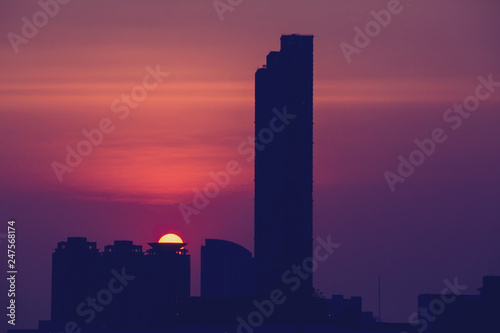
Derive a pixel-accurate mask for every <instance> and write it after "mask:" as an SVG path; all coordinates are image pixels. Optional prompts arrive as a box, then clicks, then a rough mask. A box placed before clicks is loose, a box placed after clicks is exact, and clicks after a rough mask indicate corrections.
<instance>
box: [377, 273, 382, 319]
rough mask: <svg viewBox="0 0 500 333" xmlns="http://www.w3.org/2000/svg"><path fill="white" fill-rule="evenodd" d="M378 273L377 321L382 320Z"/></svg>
mask: <svg viewBox="0 0 500 333" xmlns="http://www.w3.org/2000/svg"><path fill="white" fill-rule="evenodd" d="M380 304H381V302H380V275H379V276H378V322H379V323H381V322H382V310H381V307H380Z"/></svg>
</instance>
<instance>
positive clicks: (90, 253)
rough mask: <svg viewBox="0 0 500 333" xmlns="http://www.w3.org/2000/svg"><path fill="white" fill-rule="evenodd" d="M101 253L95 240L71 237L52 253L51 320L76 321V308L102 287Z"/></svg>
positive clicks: (59, 244) (60, 243) (58, 245)
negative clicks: (89, 240)
mask: <svg viewBox="0 0 500 333" xmlns="http://www.w3.org/2000/svg"><path fill="white" fill-rule="evenodd" d="M100 259H101V255H100V253H99V250H98V249H97V245H96V243H95V242H88V241H87V239H86V238H83V237H69V238H68V240H67V241H66V242H59V243H58V244H57V248H56V249H55V251H54V253H52V303H51V319H52V321H56V322H57V321H59V322H63V321H75V320H76V319H78V317H79V316H78V314H77V313H76V311H75V309H76V308H77V306H78V304H80V303H81V302H82V301H83V300H85V299H86V298H87V297H88V296H89V295H92V294H95V293H96V290H99V289H98V288H100V285H101V284H100V274H99V272H100V264H101V262H100Z"/></svg>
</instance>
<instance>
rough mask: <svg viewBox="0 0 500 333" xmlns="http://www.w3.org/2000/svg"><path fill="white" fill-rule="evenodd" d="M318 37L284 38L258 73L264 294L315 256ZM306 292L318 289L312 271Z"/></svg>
mask: <svg viewBox="0 0 500 333" xmlns="http://www.w3.org/2000/svg"><path fill="white" fill-rule="evenodd" d="M313 38H314V36H301V35H283V36H281V50H280V51H279V52H271V53H269V55H268V56H267V64H266V66H264V67H263V68H260V69H258V70H257V72H256V74H255V144H256V145H255V154H256V156H255V240H254V241H255V263H256V289H257V290H256V291H257V294H258V295H262V296H269V292H271V291H272V290H273V289H275V288H280V287H284V284H286V277H285V279H284V278H283V274H284V273H285V272H286V271H287V270H290V269H291V267H292V266H293V265H300V266H302V262H303V261H304V259H305V258H307V257H312V208H313V198H312V190H313V188H312V185H313V184H312V183H313ZM300 290H301V291H302V292H303V293H306V294H307V293H310V292H311V291H312V274H310V275H309V277H308V278H306V279H304V280H301V285H300ZM294 294H295V295H300V294H301V292H299V291H297V292H296V293H294Z"/></svg>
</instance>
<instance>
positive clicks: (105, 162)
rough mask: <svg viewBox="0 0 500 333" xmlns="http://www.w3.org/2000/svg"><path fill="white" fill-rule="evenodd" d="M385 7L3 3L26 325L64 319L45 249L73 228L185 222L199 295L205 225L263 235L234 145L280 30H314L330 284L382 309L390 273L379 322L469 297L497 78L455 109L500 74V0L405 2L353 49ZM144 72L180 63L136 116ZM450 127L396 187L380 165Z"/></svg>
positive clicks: (490, 211) (494, 245)
mask: <svg viewBox="0 0 500 333" xmlns="http://www.w3.org/2000/svg"><path fill="white" fill-rule="evenodd" d="M47 2H50V1H47ZM61 2H64V1H62V0H61ZM233 3H238V2H237V1H236V2H233ZM389 3H391V1H387V0H386V1H381V0H374V1H361V0H349V1H347V0H331V1H322V0H310V1H290V0H288V1H285V0H275V1H264V0H254V1H241V3H240V4H239V5H236V6H234V7H231V8H232V10H230V11H226V12H224V13H222V14H221V15H222V17H223V20H221V17H220V15H219V13H218V12H217V10H216V9H215V8H214V4H213V2H212V1H210V0H203V1H201V0H200V1H198V0H196V1H195V0H193V1H181V0H177V1H168V2H167V1H160V0H148V1H131V0H106V1H97V0H88V1H78V0H73V1H70V2H68V3H67V4H60V5H59V9H58V10H57V13H54V15H53V17H48V19H47V22H46V24H41V26H40V27H39V28H38V31H37V32H36V33H33V32H32V31H31V33H32V34H31V35H30V37H29V38H26V37H23V36H24V35H23V31H22V30H23V25H25V24H26V23H25V22H26V21H29V22H33V18H34V16H35V20H36V19H39V20H40V17H42V19H43V16H40V14H37V13H38V12H39V11H40V10H41V7H40V5H39V4H38V2H37V1H7V0H2V1H0V33H1V35H2V36H3V37H2V38H1V39H0V59H1V62H0V71H1V75H0V139H1V140H0V142H1V146H0V153H1V155H0V156H1V161H0V199H1V200H0V208H1V209H0V214H1V216H0V217H1V218H0V221H3V222H2V223H4V227H1V228H2V229H5V230H6V229H7V221H8V220H9V219H13V218H15V219H16V221H17V230H16V233H17V244H18V246H17V263H18V268H19V276H18V294H17V300H18V304H19V307H18V311H19V312H18V314H19V317H18V327H16V328H34V327H36V325H37V321H38V320H40V319H49V318H50V306H49V305H50V278H51V273H50V269H51V268H50V267H51V253H52V252H53V250H54V248H55V247H56V246H57V242H59V241H63V240H65V239H66V238H67V237H68V236H83V237H87V238H88V239H89V240H90V241H96V242H97V245H98V248H100V249H103V248H104V246H105V245H108V244H111V243H112V242H113V241H114V240H118V239H126V240H133V241H134V242H135V243H136V244H140V245H143V246H144V248H145V249H146V248H147V245H146V244H147V243H148V242H152V241H156V240H158V239H159V238H160V237H161V236H162V235H163V234H166V233H169V232H174V233H177V234H179V235H180V236H181V237H182V238H183V239H184V240H185V241H186V242H187V243H189V245H188V247H187V248H188V249H189V251H190V254H191V255H192V258H191V260H192V262H191V264H192V265H191V267H192V278H191V281H192V283H191V284H192V288H191V289H192V294H193V295H199V264H200V258H199V254H200V246H201V245H202V244H203V240H204V239H205V238H220V239H226V240H230V241H234V242H236V243H238V244H241V245H243V246H245V247H246V248H248V249H249V250H251V251H253V164H252V162H251V161H250V162H249V161H247V157H248V156H247V155H243V154H240V153H239V152H238V147H239V146H240V145H241V144H242V143H243V142H247V141H248V137H249V135H252V133H253V121H254V74H255V71H256V70H257V69H258V68H260V67H261V66H262V65H263V64H264V63H265V59H266V55H267V54H268V53H269V52H270V51H277V50H279V38H280V36H281V35H282V34H293V33H297V34H313V35H314V36H315V42H314V43H315V51H314V57H315V58H314V61H315V64H314V66H315V70H314V80H315V81H314V235H315V237H317V236H323V237H324V236H325V235H331V238H332V240H334V241H335V242H337V243H340V244H342V245H341V247H340V248H339V249H338V250H337V251H336V252H335V254H334V255H333V256H332V257H331V258H330V259H329V260H328V261H326V262H323V263H321V264H320V265H319V267H318V270H317V271H316V272H315V278H314V284H315V286H316V288H319V289H320V290H321V291H323V293H324V294H325V295H326V296H327V297H329V296H330V295H331V294H344V295H346V296H348V297H350V296H362V297H363V303H364V304H363V306H364V309H365V310H368V311H374V312H375V313H378V307H377V304H378V299H377V279H378V277H379V276H380V277H381V281H382V319H383V320H386V321H399V322H406V321H407V320H408V317H409V316H410V315H411V314H412V313H413V312H414V311H415V310H416V307H417V295H418V294H420V293H426V292H432V293H439V292H440V291H441V290H442V289H443V286H444V283H443V281H444V280H446V279H448V280H453V279H454V278H455V277H457V278H458V281H459V282H460V283H462V284H464V285H467V286H468V289H467V293H470V294H475V293H477V291H476V289H477V288H479V287H480V286H481V283H482V277H483V276H484V275H490V274H496V275H498V274H500V243H499V242H498V235H499V232H500V224H499V221H500V205H499V204H498V201H499V198H500V187H499V185H500V175H499V173H498V170H499V169H500V158H499V154H498V153H499V152H500V149H499V148H500V131H498V128H499V126H500V114H499V105H500V88H498V87H497V88H492V89H493V90H494V91H492V92H491V94H490V96H489V97H488V98H487V99H485V100H484V101H481V102H480V105H479V107H478V109H477V111H474V112H471V113H470V116H469V117H468V118H466V119H462V122H461V125H460V127H459V128H457V129H453V128H452V127H451V125H453V123H450V122H446V121H444V119H443V116H444V115H445V113H446V112H447V110H448V109H449V108H452V107H453V105H455V104H460V103H463V102H464V100H465V99H467V98H468V97H469V96H472V95H474V94H475V92H476V87H477V86H478V85H479V84H480V81H479V79H478V77H480V76H481V77H483V78H486V79H487V78H488V76H490V75H491V77H492V80H494V81H496V82H498V81H500V68H499V65H498V59H500V46H499V43H498V31H500V21H499V20H498V14H499V10H500V3H498V2H496V1H488V0H478V1H474V2H472V1H466V0H453V1H452V0H442V1H438V2H437V1H425V0H418V1H417V0H413V1H411V0H402V1H401V4H400V6H399V7H397V8H398V13H397V14H391V19H390V22H388V23H387V24H385V25H386V26H385V27H381V28H380V29H379V30H380V31H375V32H373V31H372V32H371V33H370V34H371V35H372V37H370V42H369V44H368V45H366V47H358V49H357V53H353V54H352V55H351V56H350V62H348V61H347V59H346V56H345V54H344V52H343V51H342V48H341V47H340V45H341V44H342V43H347V44H350V45H354V46H355V45H356V44H355V36H356V31H355V28H356V27H359V28H360V29H362V30H365V27H366V24H367V23H369V22H370V21H373V20H374V16H373V14H372V13H371V12H372V11H375V12H379V11H381V10H387V8H388V4H389ZM51 8H53V7H51ZM23 18H26V19H25V20H24V21H23ZM42 23H45V22H42ZM24 30H25V32H27V31H28V30H29V29H27V28H25V29H24ZM29 32H30V31H28V33H29ZM13 34H16V35H17V36H19V38H25V39H23V42H22V43H18V44H16V43H13V42H11V39H12V36H13ZM9 36H10V37H9ZM358 42H359V41H358ZM343 45H345V44H343ZM147 68H150V70H154V69H159V70H160V71H161V72H162V73H167V72H168V75H167V74H162V75H163V77H161V78H160V79H161V82H158V85H157V87H155V88H153V89H151V90H148V91H147V96H145V98H144V99H143V100H141V101H140V102H138V103H137V105H134V107H129V112H128V113H127V115H126V117H124V113H123V112H124V111H120V112H117V111H116V107H117V105H119V106H123V105H124V104H123V102H121V101H120V99H121V98H122V96H123V95H130V94H131V92H132V91H133V90H134V89H135V88H136V87H138V86H139V87H140V86H141V85H142V84H143V79H144V77H145V76H146V75H147V74H148V72H149V71H148V69H147ZM150 82H153V81H150ZM484 89H486V88H483V91H486V90H484ZM117 99H118V103H119V104H115V108H113V106H112V105H113V102H114V101H115V100H117ZM121 116H122V118H123V119H121V118H120V117H121ZM103 119H104V121H105V122H106V119H108V120H109V122H110V124H112V125H111V126H112V127H113V131H112V132H110V133H105V134H103V137H102V142H100V143H99V144H98V145H96V146H93V147H92V152H91V153H90V154H88V155H87V156H84V157H82V161H81V162H80V163H79V164H78V165H77V166H76V167H74V168H71V169H72V172H65V173H64V174H62V181H60V179H59V178H58V176H57V175H56V172H55V171H54V168H53V165H54V162H57V163H60V164H61V165H62V164H65V159H66V154H67V150H66V147H68V146H69V147H70V148H72V149H76V147H77V145H78V144H79V142H81V141H82V140H85V136H84V134H82V131H91V130H94V129H96V128H99V126H100V124H101V123H102V121H103ZM108 125H109V124H108ZM436 128H442V129H443V131H444V133H445V135H446V138H447V139H446V141H445V142H443V143H438V144H436V148H435V151H434V153H433V154H431V155H430V156H426V157H425V161H424V162H423V163H422V164H421V165H419V166H417V167H415V171H414V172H413V174H412V175H410V176H409V177H408V178H407V179H406V180H405V181H404V182H403V183H397V184H396V185H395V191H392V190H391V188H390V186H389V184H388V182H387V180H386V177H385V176H384V173H386V172H387V171H389V172H392V173H397V172H398V171H397V169H398V165H399V163H400V162H399V160H398V157H399V156H400V155H401V156H403V157H404V158H406V159H408V158H409V156H410V154H411V153H412V152H413V151H414V150H415V149H417V146H416V144H415V143H414V141H415V140H424V139H428V138H431V137H432V133H433V131H434V130H435V129H436ZM232 160H236V161H238V163H239V165H240V166H241V169H242V172H241V173H240V174H238V175H235V176H233V177H231V182H230V184H229V185H228V186H227V187H225V188H223V189H220V193H219V194H218V195H217V196H216V197H215V198H212V199H210V201H209V204H208V205H207V207H205V208H203V209H201V210H200V211H199V214H198V215H192V216H191V217H190V219H189V220H190V221H189V222H190V223H189V224H188V223H186V221H185V219H184V218H183V215H182V214H181V212H180V210H179V204H182V203H183V204H186V205H191V206H192V205H193V203H192V200H193V196H194V191H196V190H195V189H203V187H204V186H205V185H206V184H207V183H210V182H211V181H212V179H211V177H210V173H211V172H213V173H217V172H220V171H222V170H224V169H225V168H226V165H227V163H228V162H229V161H232ZM0 230H1V229H0ZM0 232H3V231H0ZM0 236H1V235H0ZM0 241H2V243H1V246H2V247H4V246H5V245H6V241H5V239H3V238H0ZM5 265H6V259H5V260H2V269H5V268H6V267H5ZM2 302H4V301H2ZM2 325H3V323H2Z"/></svg>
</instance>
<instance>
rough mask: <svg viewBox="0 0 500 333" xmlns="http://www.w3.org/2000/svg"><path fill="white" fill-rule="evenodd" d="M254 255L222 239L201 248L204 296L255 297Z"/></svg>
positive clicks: (202, 289)
mask: <svg viewBox="0 0 500 333" xmlns="http://www.w3.org/2000/svg"><path fill="white" fill-rule="evenodd" d="M254 282H255V268H254V259H253V257H252V252H250V251H248V250H247V249H245V248H244V247H243V246H241V245H238V244H236V243H233V242H229V241H226V240H221V239H206V240H205V245H204V246H202V247H201V297H244V296H250V295H253V294H254V291H255V290H254V289H255V288H254Z"/></svg>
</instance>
